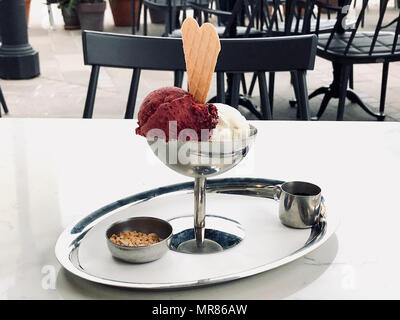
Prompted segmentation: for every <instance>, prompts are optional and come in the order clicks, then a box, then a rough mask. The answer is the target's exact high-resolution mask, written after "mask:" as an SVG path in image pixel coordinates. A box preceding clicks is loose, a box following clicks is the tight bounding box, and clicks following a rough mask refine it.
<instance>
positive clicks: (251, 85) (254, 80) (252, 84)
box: [247, 72, 257, 97]
mask: <svg viewBox="0 0 400 320" xmlns="http://www.w3.org/2000/svg"><path fill="white" fill-rule="evenodd" d="M256 81H257V73H255V72H254V74H253V78H252V79H251V83H250V88H249V91H248V92H247V95H248V96H249V97H251V95H252V94H253V90H254V86H255V85H256Z"/></svg>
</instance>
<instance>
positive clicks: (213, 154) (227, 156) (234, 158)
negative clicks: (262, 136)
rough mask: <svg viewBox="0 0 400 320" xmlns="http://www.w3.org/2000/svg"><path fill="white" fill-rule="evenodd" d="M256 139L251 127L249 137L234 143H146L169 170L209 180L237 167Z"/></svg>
mask: <svg viewBox="0 0 400 320" xmlns="http://www.w3.org/2000/svg"><path fill="white" fill-rule="evenodd" d="M256 136H257V128H256V127H254V126H252V125H250V135H249V136H248V137H245V138H243V139H241V140H234V141H200V142H198V141H177V140H170V141H167V142H166V141H165V140H163V139H157V138H155V139H151V138H149V139H148V140H147V142H148V144H149V146H150V147H151V149H152V151H153V152H154V154H155V155H156V156H157V157H158V158H159V159H160V160H161V161H162V162H163V163H164V164H165V165H166V166H167V167H169V168H171V169H172V170H174V171H176V172H178V173H180V174H183V175H185V176H188V177H192V178H196V177H212V176H216V175H219V174H221V173H224V172H225V171H228V170H229V169H231V168H233V167H234V166H236V165H237V164H238V163H239V162H240V161H241V160H242V159H243V158H244V157H245V156H246V155H247V153H248V152H249V149H250V147H251V145H252V144H253V142H254V140H255V138H256Z"/></svg>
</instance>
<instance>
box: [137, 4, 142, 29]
mask: <svg viewBox="0 0 400 320" xmlns="http://www.w3.org/2000/svg"><path fill="white" fill-rule="evenodd" d="M142 7H143V0H140V2H139V12H138V19H137V22H136V30H137V31H139V30H140V15H141V13H142Z"/></svg>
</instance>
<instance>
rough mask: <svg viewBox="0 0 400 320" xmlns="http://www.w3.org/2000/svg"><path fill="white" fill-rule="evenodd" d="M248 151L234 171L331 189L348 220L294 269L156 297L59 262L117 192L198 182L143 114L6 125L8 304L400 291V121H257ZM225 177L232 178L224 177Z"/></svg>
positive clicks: (4, 271)
mask: <svg viewBox="0 0 400 320" xmlns="http://www.w3.org/2000/svg"><path fill="white" fill-rule="evenodd" d="M254 125H255V126H256V127H257V128H258V129H259V134H258V137H257V141H256V144H255V146H254V147H253V149H252V150H251V152H250V154H249V155H248V157H247V158H246V159H245V160H244V161H243V162H242V163H241V164H239V165H238V166H237V167H236V168H235V169H233V170H231V171H230V172H227V173H225V174H224V175H222V176H225V177H227V176H249V177H262V178H275V179H281V180H305V181H311V182H314V183H316V184H318V185H320V186H321V187H322V189H323V193H324V195H325V197H326V198H327V200H328V201H329V210H330V211H331V212H335V214H337V213H339V214H340V215H341V226H340V227H339V229H338V231H337V232H336V234H335V235H333V236H332V237H331V238H330V239H329V240H328V241H327V242H326V243H325V244H324V245H323V246H321V247H320V248H318V249H317V250H315V251H314V252H312V253H311V254H309V255H307V256H305V257H304V258H301V259H298V260H296V261H294V262H292V263H290V264H288V265H285V266H283V267H281V268H278V269H275V270H272V271H269V272H265V273H263V274H260V275H257V276H253V277H250V278H246V279H243V280H239V281H234V282H230V283H226V284H220V285H216V286H210V287H204V288H197V289H189V290H175V291H158V292H146V291H136V290H123V289H118V288H110V287H106V286H102V285H97V284H93V283H90V282H87V281H84V280H81V279H79V278H76V277H75V276H73V275H70V274H69V273H68V272H66V271H65V270H64V269H62V268H61V267H60V265H59V264H58V262H57V260H56V258H55V255H54V245H55V242H56V240H57V237H58V236H59V234H60V233H61V232H62V230H63V229H64V228H65V227H66V226H67V225H68V224H70V223H71V222H73V221H75V220H77V219H78V218H80V217H83V216H85V215H87V214H88V213H90V212H92V211H93V210H95V209H97V208H99V207H101V206H103V205H105V204H107V203H110V202H112V201H114V200H116V199H119V198H122V197H126V196H128V195H131V194H134V193H137V192H140V191H144V190H147V189H151V188H154V187H156V186H161V185H167V184H171V183H176V182H182V181H187V180H188V178H185V177H184V176H180V175H178V174H176V173H174V172H173V171H171V170H169V169H168V168H166V167H165V166H163V165H162V164H161V163H160V162H159V160H158V159H156V158H155V157H154V156H153V155H152V154H151V151H150V150H149V148H148V147H147V145H146V143H145V140H144V139H143V138H142V137H138V136H136V135H135V134H134V128H135V127H136V121H132V120H71V119H1V120H0V199H1V201H0V299H24V298H34V299H50V298H51V299H58V298H60V299H70V298H77V299H80V298H84V299H86V298H118V299H124V298H128V299H136V298H142V299H201V298H205V299H269V298H278V299H281V298H287V299H330V298H333V299H335V298H343V299H353V298H360V299H364V298H377V299H380V298H389V299H391V298H396V299H399V298H400V291H399V290H398V288H399V287H400V275H399V270H400V258H399V254H398V252H399V243H400V232H399V223H400V212H399V198H400V188H399V184H398V182H399V181H400V123H376V122H373V123H355V122H342V123H337V122H254ZM222 176H221V177H222Z"/></svg>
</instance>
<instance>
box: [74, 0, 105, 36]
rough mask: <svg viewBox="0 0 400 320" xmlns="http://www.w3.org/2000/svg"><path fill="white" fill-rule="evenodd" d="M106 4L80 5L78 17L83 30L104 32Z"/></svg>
mask: <svg viewBox="0 0 400 320" xmlns="http://www.w3.org/2000/svg"><path fill="white" fill-rule="evenodd" d="M105 10H106V3H105V2H95V3H80V4H79V5H78V17H79V21H80V23H81V29H82V30H94V31H103V30H104V11H105Z"/></svg>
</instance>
